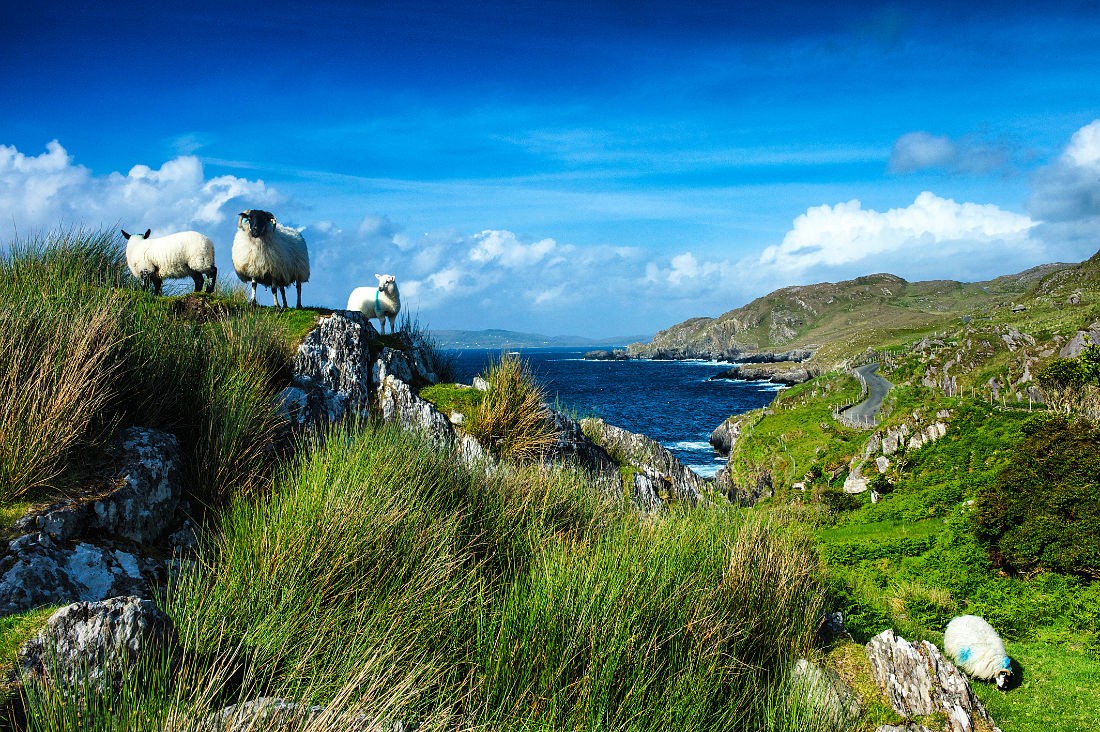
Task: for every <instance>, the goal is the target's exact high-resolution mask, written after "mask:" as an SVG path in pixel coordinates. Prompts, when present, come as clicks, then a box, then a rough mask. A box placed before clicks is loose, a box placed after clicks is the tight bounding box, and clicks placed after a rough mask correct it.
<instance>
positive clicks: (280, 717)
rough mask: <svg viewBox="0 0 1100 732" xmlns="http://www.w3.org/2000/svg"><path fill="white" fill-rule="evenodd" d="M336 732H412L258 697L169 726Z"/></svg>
mask: <svg viewBox="0 0 1100 732" xmlns="http://www.w3.org/2000/svg"><path fill="white" fill-rule="evenodd" d="M313 727H316V728H318V729H340V730H344V731H345V732H414V730H415V726H413V725H406V724H405V723H404V722H401V721H397V722H381V721H378V720H376V719H371V718H370V717H368V716H366V715H363V714H357V713H355V712H354V711H351V712H339V711H335V710H333V709H331V708H329V707H324V706H321V705H316V704H315V705H308V704H303V703H301V702H296V701H291V700H289V699H283V698H280V697H260V698H258V699H252V700H251V701H247V702H242V703H240V704H233V705H231V706H228V707H226V708H225V709H222V710H220V711H217V712H214V713H212V714H210V715H208V716H207V717H206V718H205V719H204V720H202V721H200V722H198V723H192V724H183V725H181V724H170V725H169V728H168V729H169V730H171V731H172V732H175V730H179V732H184V730H186V732H260V731H261V730H262V732H297V730H301V729H310V728H313Z"/></svg>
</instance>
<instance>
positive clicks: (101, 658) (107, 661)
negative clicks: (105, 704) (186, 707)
mask: <svg viewBox="0 0 1100 732" xmlns="http://www.w3.org/2000/svg"><path fill="white" fill-rule="evenodd" d="M178 652H179V645H178V640H177V637H176V630H175V627H174V626H173V625H172V621H171V620H170V619H169V618H168V616H167V615H165V614H164V613H163V612H161V611H160V610H159V609H158V608H157V607H156V605H154V604H153V603H152V602H151V601H150V600H142V599H140V598H138V597H132V596H130V597H113V598H111V599H108V600H104V601H102V602H77V603H73V604H71V605H68V606H67V607H63V608H61V609H60V610H58V611H57V612H55V613H54V614H53V615H51V616H50V619H49V620H48V621H46V627H45V628H44V629H43V630H42V631H41V632H40V633H39V634H38V635H37V636H35V637H34V638H32V639H31V640H30V641H28V642H27V643H26V644H25V645H24V646H23V648H22V649H20V651H19V663H20V666H21V668H22V670H23V673H24V674H25V675H27V676H30V677H33V678H37V679H40V680H43V681H46V682H48V683H50V684H54V685H57V686H59V687H61V688H65V689H68V690H71V691H75V692H78V693H79V692H80V691H82V690H89V689H93V688H94V689H96V690H99V691H104V690H108V689H111V690H117V689H118V687H119V685H120V684H121V683H122V681H123V679H124V678H125V677H126V675H127V674H128V673H130V671H131V670H132V669H133V667H134V666H135V665H136V664H137V663H138V662H139V660H141V659H142V657H146V658H148V657H151V655H152V654H155V653H163V654H166V656H165V657H166V658H170V657H173V656H175V655H176V654H177V653H178Z"/></svg>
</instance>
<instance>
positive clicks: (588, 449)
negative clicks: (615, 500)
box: [543, 409, 622, 496]
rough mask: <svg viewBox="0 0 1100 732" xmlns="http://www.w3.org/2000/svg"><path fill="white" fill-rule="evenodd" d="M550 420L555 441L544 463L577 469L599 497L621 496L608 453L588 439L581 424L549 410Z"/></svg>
mask: <svg viewBox="0 0 1100 732" xmlns="http://www.w3.org/2000/svg"><path fill="white" fill-rule="evenodd" d="M550 420H551V423H552V426H553V429H554V433H555V438H554V444H553V445H552V446H551V447H550V449H549V450H548V451H547V452H546V454H545V455H544V456H543V462H545V463H572V464H574V465H577V466H579V467H581V468H582V469H584V470H585V471H586V472H587V473H588V474H589V475H590V476H591V477H592V480H593V482H594V483H595V484H596V486H597V487H598V488H599V490H600V491H601V492H602V493H604V494H607V495H612V496H621V495H622V483H621V478H620V476H619V466H618V463H616V462H615V460H614V459H612V457H611V455H609V454H608V452H607V450H605V449H604V448H603V447H601V446H599V445H597V444H596V443H595V442H593V441H592V440H591V439H589V438H588V436H587V435H586V434H585V433H584V429H583V428H582V427H581V424H580V422H578V421H577V420H575V419H573V418H572V417H570V416H568V415H566V414H563V413H561V412H559V411H557V410H556V409H551V410H550Z"/></svg>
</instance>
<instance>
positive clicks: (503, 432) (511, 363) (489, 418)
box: [462, 353, 554, 461]
mask: <svg viewBox="0 0 1100 732" xmlns="http://www.w3.org/2000/svg"><path fill="white" fill-rule="evenodd" d="M485 381H486V382H488V384H489V388H488V389H487V390H486V391H485V392H484V393H483V395H482V397H481V398H480V399H479V400H478V401H477V403H476V404H475V405H474V408H473V409H471V410H470V413H469V414H467V415H466V422H465V423H464V424H463V425H462V428H463V429H464V430H466V431H467V432H469V433H470V434H471V435H473V436H474V437H475V438H477V441H478V442H480V443H481V444H482V445H485V446H486V447H488V449H489V451H490V452H492V453H493V454H494V455H496V456H497V457H501V458H506V459H509V460H517V461H525V460H526V461H530V460H537V459H538V458H539V457H540V456H541V455H542V454H543V453H544V452H545V451H546V449H547V448H548V447H550V445H552V444H553V443H554V430H553V427H552V425H551V424H550V422H549V416H550V413H549V411H548V410H547V408H546V395H545V394H544V393H543V391H542V388H541V387H540V386H539V385H538V384H537V383H535V378H534V376H533V375H532V374H531V369H530V366H528V365H527V362H526V361H524V360H522V359H521V358H520V357H519V356H516V355H513V354H508V353H505V354H501V357H500V360H499V361H497V362H495V363H491V364H489V368H488V369H487V370H486V372H485Z"/></svg>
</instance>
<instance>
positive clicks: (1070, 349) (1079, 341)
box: [1058, 321, 1100, 358]
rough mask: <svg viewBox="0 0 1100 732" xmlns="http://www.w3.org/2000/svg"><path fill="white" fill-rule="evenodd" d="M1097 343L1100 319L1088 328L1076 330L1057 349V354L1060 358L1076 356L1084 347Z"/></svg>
mask: <svg viewBox="0 0 1100 732" xmlns="http://www.w3.org/2000/svg"><path fill="white" fill-rule="evenodd" d="M1097 344H1100V321H1097V322H1095V323H1093V324H1092V325H1090V326H1089V328H1088V330H1079V331H1077V332H1076V333H1075V334H1074V335H1073V337H1072V338H1070V339H1069V341H1067V342H1066V345H1064V346H1062V348H1061V350H1060V351H1058V355H1059V356H1061V357H1062V358H1077V357H1078V356H1080V355H1081V352H1082V351H1084V350H1085V348H1087V347H1088V346H1090V345H1097Z"/></svg>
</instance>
